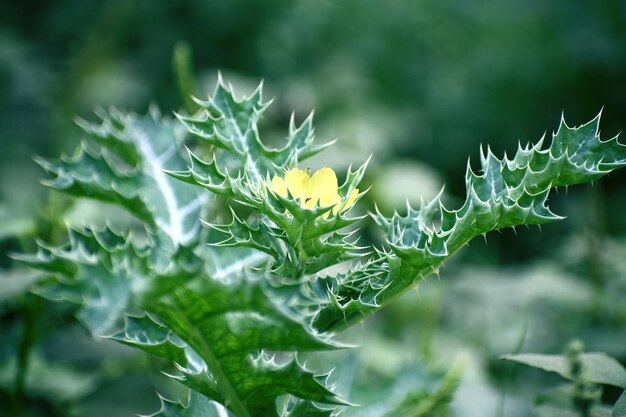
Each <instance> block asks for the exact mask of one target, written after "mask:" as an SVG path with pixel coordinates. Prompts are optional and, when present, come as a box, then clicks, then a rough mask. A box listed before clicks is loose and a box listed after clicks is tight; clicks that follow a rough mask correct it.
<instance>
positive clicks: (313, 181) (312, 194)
mask: <svg viewBox="0 0 626 417" xmlns="http://www.w3.org/2000/svg"><path fill="white" fill-rule="evenodd" d="M271 189H272V191H274V192H275V193H276V194H278V195H279V196H281V197H283V198H287V196H288V195H291V197H293V198H297V199H299V200H300V207H302V208H309V209H312V208H315V207H317V206H318V205H319V206H320V207H330V206H332V212H333V214H337V213H339V211H340V210H341V211H345V210H348V209H349V208H350V207H352V206H353V205H354V203H355V201H356V198H357V197H358V195H359V189H358V188H355V189H354V190H353V191H352V193H350V195H349V196H348V198H347V199H346V201H345V203H342V201H341V196H340V195H339V186H338V183H337V175H336V174H335V171H333V170H332V169H331V168H322V169H319V170H317V171H315V173H314V174H313V175H311V176H309V174H308V173H307V172H306V171H303V170H301V169H299V168H293V169H291V170H289V171H287V173H286V174H285V178H284V179H283V178H282V177H279V176H274V178H272V184H271ZM329 214H330V211H328V212H326V213H324V218H327V217H328V215H329Z"/></svg>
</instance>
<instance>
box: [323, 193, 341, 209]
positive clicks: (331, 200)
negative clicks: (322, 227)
mask: <svg viewBox="0 0 626 417" xmlns="http://www.w3.org/2000/svg"><path fill="white" fill-rule="evenodd" d="M337 203H341V196H340V195H339V194H329V193H326V194H322V195H321V196H320V206H322V207H327V206H334V205H335V204H337Z"/></svg>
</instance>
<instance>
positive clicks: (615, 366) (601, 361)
mask: <svg viewBox="0 0 626 417" xmlns="http://www.w3.org/2000/svg"><path fill="white" fill-rule="evenodd" d="M502 359H506V360H510V361H514V362H519V363H523V364H524V365H529V366H532V367H534V368H539V369H543V370H545V371H548V372H556V373H558V374H559V375H561V376H563V377H565V378H567V379H572V375H571V371H570V365H569V362H568V360H567V358H566V357H565V356H563V355H544V354H539V353H521V354H518V355H505V356H503V357H502ZM580 361H581V362H582V368H583V369H582V378H583V380H585V381H587V382H593V383H596V384H607V385H614V386H616V387H620V388H626V370H625V369H624V367H623V366H622V365H621V364H620V363H619V362H618V361H616V360H615V359H613V358H611V357H610V356H608V355H606V354H604V353H595V352H592V353H582V354H580Z"/></svg>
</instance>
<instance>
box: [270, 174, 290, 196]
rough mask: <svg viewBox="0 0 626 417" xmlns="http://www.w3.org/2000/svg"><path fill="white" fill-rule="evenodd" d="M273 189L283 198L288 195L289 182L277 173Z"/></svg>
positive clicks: (273, 181)
mask: <svg viewBox="0 0 626 417" xmlns="http://www.w3.org/2000/svg"><path fill="white" fill-rule="evenodd" d="M271 189H272V191H274V192H275V193H276V194H278V195H279V196H281V197H282V198H285V197H287V184H286V183H285V180H284V179H282V177H279V176H278V175H275V176H274V178H272V185H271Z"/></svg>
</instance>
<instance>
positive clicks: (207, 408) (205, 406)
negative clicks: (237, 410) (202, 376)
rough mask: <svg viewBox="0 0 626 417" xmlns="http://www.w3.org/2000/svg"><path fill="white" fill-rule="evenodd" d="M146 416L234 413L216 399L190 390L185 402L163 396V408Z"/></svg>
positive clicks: (222, 415) (196, 416) (226, 415)
mask: <svg viewBox="0 0 626 417" xmlns="http://www.w3.org/2000/svg"><path fill="white" fill-rule="evenodd" d="M146 417H232V414H231V413H229V412H228V411H227V410H226V409H225V408H224V407H223V406H221V405H220V404H218V403H216V402H215V401H211V400H209V399H208V398H206V397H205V396H203V395H201V394H198V393H196V392H194V391H189V393H188V398H187V401H186V402H185V404H183V403H181V402H173V401H169V400H166V399H165V398H163V397H161V409H160V410H159V411H157V412H156V413H154V414H150V415H149V416H146Z"/></svg>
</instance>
